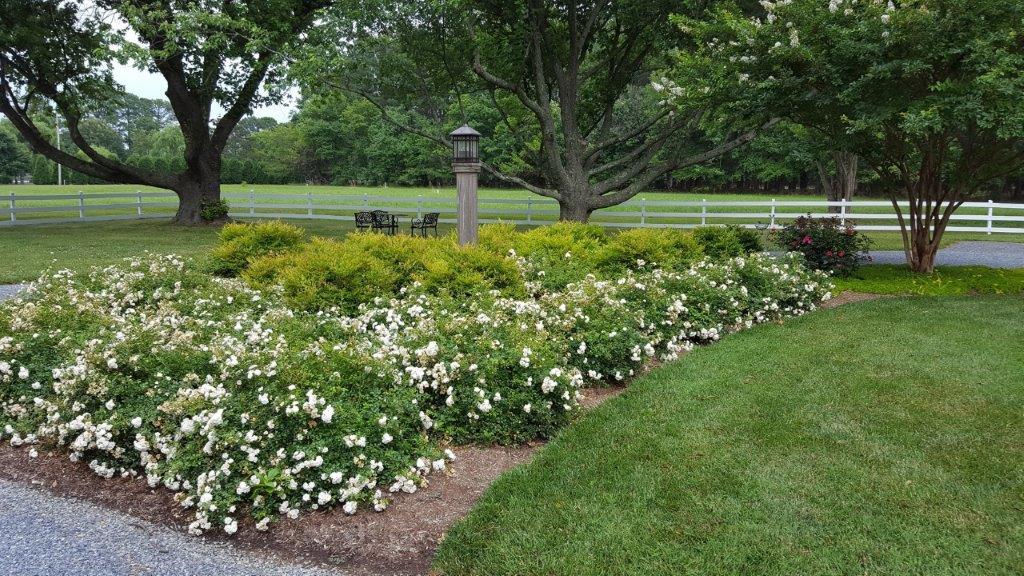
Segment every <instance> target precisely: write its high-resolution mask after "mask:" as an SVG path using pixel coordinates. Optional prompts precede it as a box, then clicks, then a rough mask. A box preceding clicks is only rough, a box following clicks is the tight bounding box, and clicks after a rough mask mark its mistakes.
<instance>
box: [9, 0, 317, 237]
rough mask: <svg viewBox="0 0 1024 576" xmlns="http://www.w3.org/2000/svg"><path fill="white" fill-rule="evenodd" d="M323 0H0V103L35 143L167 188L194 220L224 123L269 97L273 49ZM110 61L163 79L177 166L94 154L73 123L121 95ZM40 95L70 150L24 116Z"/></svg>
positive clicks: (47, 152) (57, 157)
mask: <svg viewBox="0 0 1024 576" xmlns="http://www.w3.org/2000/svg"><path fill="white" fill-rule="evenodd" d="M329 3H330V2H329V0H277V1H274V2H256V1H253V2H223V1H215V0H134V1H123V0H94V1H91V2H84V1H81V2H79V1H75V0H0V13H3V14H4V19H3V20H2V24H0V112H2V113H3V114H4V115H6V116H7V117H8V118H9V119H10V120H11V122H12V124H13V125H14V127H15V128H16V129H17V130H18V132H19V133H20V134H21V135H22V136H23V138H24V139H25V140H26V142H27V143H28V144H29V145H30V146H31V147H32V148H33V150H35V151H37V152H38V153H40V154H42V155H44V156H46V157H47V158H50V159H51V160H54V161H56V162H59V163H61V164H63V165H65V166H67V167H69V168H72V169H73V170H75V171H78V172H80V173H82V174H85V175H88V176H92V177H95V178H100V179H102V180H105V181H108V182H119V183H132V184H147V185H151V186H157V187H160V188H167V189H170V190H174V191H175V192H176V193H177V194H178V196H179V199H180V205H179V206H180V207H179V210H178V214H177V217H176V219H177V220H178V221H180V222H185V223H193V222H197V221H198V220H199V207H200V204H202V203H204V202H213V201H217V200H219V198H220V178H221V169H222V163H221V156H222V153H223V151H224V148H225V146H226V145H227V143H228V139H229V137H230V135H231V133H232V132H233V131H234V129H235V127H236V126H237V125H238V123H239V122H240V121H241V120H242V118H243V117H244V116H246V115H247V114H249V113H250V112H251V110H252V109H253V108H254V107H256V106H259V105H261V104H265V103H269V102H274V101H277V100H278V99H279V98H280V97H281V94H282V90H283V86H284V85H283V84H282V83H281V79H282V77H283V74H284V71H285V69H286V65H287V62H286V60H285V58H283V57H282V56H281V52H282V50H286V49H287V48H288V46H290V45H292V44H293V43H295V42H297V41H298V40H299V39H300V36H301V35H302V34H303V32H304V31H305V30H306V29H308V28H309V26H311V25H312V23H313V19H314V17H315V15H316V13H317V11H318V10H320V9H321V8H323V7H324V6H326V5H328V4H329ZM115 61H125V62H130V63H132V64H134V65H136V66H139V67H142V68H144V69H147V70H149V71H151V72H154V73H158V74H160V75H161V76H162V77H163V78H164V80H165V81H166V82H167V92H166V94H167V98H168V101H169V103H170V109H171V110H172V111H173V114H174V117H175V120H176V123H177V128H178V130H179V131H180V133H181V135H182V139H183V141H184V149H183V161H184V162H183V166H181V167H180V168H181V169H180V170H175V171H173V172H166V171H163V170H154V169H151V168H145V167H140V166H138V165H132V164H130V163H127V162H125V161H123V160H122V159H120V158H119V157H118V156H117V151H111V152H114V154H113V155H108V154H104V153H101V151H100V150H99V149H98V148H97V146H98V145H97V144H95V143H94V142H93V141H90V139H89V138H88V137H87V136H88V135H87V134H86V130H84V129H83V122H84V119H85V118H86V117H87V116H88V114H89V113H90V111H93V110H96V109H99V108H101V107H103V105H104V104H105V103H109V102H111V101H115V100H118V99H125V98H126V97H125V95H124V93H123V90H122V89H121V87H120V86H118V85H116V83H115V82H114V81H113V79H112V75H111V67H112V64H113V63H114V62H115ZM215 104H217V105H220V106H221V107H223V108H224V110H225V112H224V114H223V115H222V116H220V117H219V118H213V117H212V113H213V110H214V105H215ZM51 105H52V106H54V107H56V109H57V110H58V111H59V112H60V114H61V115H62V116H63V117H64V119H65V124H66V127H67V131H68V134H69V136H70V139H71V141H72V142H73V143H74V144H75V146H76V147H77V149H78V150H79V151H81V152H82V154H81V155H76V154H74V153H71V152H68V151H64V150H62V149H58V148H57V147H56V146H55V144H53V143H52V142H50V141H48V140H47V139H46V138H45V137H44V135H43V134H42V132H41V131H40V129H39V127H38V126H37V125H36V123H35V118H34V116H33V114H32V109H33V107H39V106H51ZM118 120H119V121H122V122H123V123H125V124H128V123H131V122H132V118H130V117H123V118H119V119H118ZM126 130H127V128H126ZM93 135H94V136H95V134H93ZM105 136H109V135H105ZM126 136H128V134H127V132H125V133H122V137H126ZM107 143H108V144H110V142H109V140H108V141H107ZM118 148H120V146H118Z"/></svg>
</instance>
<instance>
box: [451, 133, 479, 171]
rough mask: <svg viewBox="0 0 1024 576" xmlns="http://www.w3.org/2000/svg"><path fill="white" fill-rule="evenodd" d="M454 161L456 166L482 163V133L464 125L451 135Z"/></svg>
mask: <svg viewBox="0 0 1024 576" xmlns="http://www.w3.org/2000/svg"><path fill="white" fill-rule="evenodd" d="M451 139H452V161H453V162H455V163H456V164H474V163H478V162H480V133H479V132H477V131H476V130H473V129H472V128H470V127H469V125H468V124H463V125H462V127H460V128H458V129H457V130H455V131H454V132H452V133H451Z"/></svg>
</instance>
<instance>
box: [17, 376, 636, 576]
mask: <svg viewBox="0 0 1024 576" xmlns="http://www.w3.org/2000/svg"><path fill="white" fill-rule="evenodd" d="M624 390H625V387H609V388H595V389H589V390H587V391H586V392H585V394H586V396H585V397H584V399H583V405H584V407H585V409H587V410H589V409H592V408H595V407H597V406H598V405H600V404H601V403H603V402H605V401H606V400H609V399H611V398H614V397H615V396H618V395H619V394H620V393H622V392H623V391H624ZM541 446H542V443H533V444H528V445H525V446H516V447H502V446H482V447H481V446H464V447H460V448H455V449H454V452H455V455H456V458H457V459H456V461H455V462H454V463H452V464H451V465H450V466H449V469H448V471H447V472H446V473H442V474H434V475H431V476H430V477H429V478H428V480H429V485H428V486H427V487H425V488H424V489H422V490H419V491H417V492H416V493H415V494H400V495H399V496H398V497H396V498H395V501H394V502H393V503H392V505H391V506H390V507H389V508H388V509H387V511H385V512H384V513H379V514H378V513H375V512H369V511H365V512H362V511H361V512H359V513H358V514H356V515H354V516H348V515H346V514H345V513H344V512H342V511H341V510H340V509H338V508H335V509H333V510H328V511H323V512H307V513H305V514H303V515H302V516H301V517H299V518H298V519H297V520H288V519H285V518H282V519H280V520H279V521H278V522H277V523H275V524H273V525H272V526H271V529H270V530H268V531H266V532H259V531H257V530H256V529H255V528H254V527H253V526H252V522H251V521H248V520H247V521H243V522H240V524H241V525H240V526H239V530H238V533H237V534H235V535H234V536H232V537H230V538H229V537H227V536H221V535H218V534H213V535H207V536H203V538H204V539H208V540H215V541H222V542H228V543H230V544H232V545H233V546H236V547H238V548H241V549H243V550H247V551H250V552H256V553H263V554H273V555H275V556H278V557H281V558H284V559H286V560H292V561H296V562H300V563H307V564H316V565H320V566H326V567H333V568H338V569H341V570H344V571H345V573H346V574H355V575H365V576H383V575H389V576H390V575H403V576H404V575H419V574H427V573H429V570H430V563H431V561H432V560H433V557H434V551H435V550H436V549H437V546H438V544H439V543H440V542H441V540H442V539H443V538H444V535H445V533H446V532H447V531H448V529H449V528H450V527H451V526H452V525H453V524H455V522H456V521H458V520H459V519H461V518H462V517H463V516H465V515H466V514H467V513H468V512H469V509H470V508H472V506H473V504H474V503H475V502H476V501H477V499H478V498H480V496H482V495H483V493H484V491H485V490H487V487H488V486H490V485H491V483H492V482H493V481H494V480H495V479H496V478H497V477H498V476H500V475H501V474H502V473H503V472H505V471H507V470H509V469H511V468H514V467H516V466H518V465H520V464H523V463H525V462H527V461H528V460H530V458H531V457H532V456H533V454H534V453H535V452H536V451H537V450H538V449H539V448H540V447H541ZM28 454H29V453H28V450H27V449H15V448H11V447H10V446H6V445H4V446H0V479H5V480H12V481H15V482H19V483H22V484H29V485H33V486H37V487H40V488H43V489H45V490H47V491H49V492H52V493H54V494H57V495H60V496H67V497H72V498H78V499H81V500H85V501H87V502H91V503H93V504H97V505H99V506H103V507H106V508H110V509H114V510H117V511H119V512H122V513H125V514H128V515H130V516H133V517H135V518H140V519H143V520H147V521H149V522H153V523H155V524H160V525H164V526H168V527H170V528H173V529H175V530H181V531H184V530H185V528H186V527H187V526H188V523H189V522H190V521H191V514H190V513H189V511H188V510H186V509H183V508H181V507H180V506H179V505H178V504H176V503H175V502H174V497H173V494H172V493H171V492H170V491H169V490H166V489H163V488H157V489H152V488H149V486H148V485H147V484H146V483H145V481H143V480H141V479H131V478H113V479H110V480H106V479H103V478H100V477H99V476H96V475H95V474H93V473H92V472H91V471H89V469H88V468H87V467H86V466H85V465H83V464H81V463H75V462H71V461H70V460H68V458H67V456H66V454H64V453H62V452H60V451H54V452H48V451H44V450H40V451H39V456H38V458H30V457H29V455H28Z"/></svg>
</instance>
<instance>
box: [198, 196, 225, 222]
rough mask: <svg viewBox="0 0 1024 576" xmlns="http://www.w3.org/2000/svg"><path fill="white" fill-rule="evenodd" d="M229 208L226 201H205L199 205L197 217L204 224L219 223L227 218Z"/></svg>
mask: <svg viewBox="0 0 1024 576" xmlns="http://www.w3.org/2000/svg"><path fill="white" fill-rule="evenodd" d="M230 211H231V206H230V205H229V204H228V203H227V201H226V200H205V201H203V202H201V203H200V204H199V217H200V218H202V219H203V221H204V222H219V221H221V220H224V219H225V218H227V217H228V212H230Z"/></svg>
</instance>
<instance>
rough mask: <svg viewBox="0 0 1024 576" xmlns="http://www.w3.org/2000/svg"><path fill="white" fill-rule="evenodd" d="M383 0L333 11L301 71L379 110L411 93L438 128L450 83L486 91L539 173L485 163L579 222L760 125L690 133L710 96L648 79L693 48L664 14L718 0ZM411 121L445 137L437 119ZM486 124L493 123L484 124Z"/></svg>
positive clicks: (702, 120)
mask: <svg viewBox="0 0 1024 576" xmlns="http://www.w3.org/2000/svg"><path fill="white" fill-rule="evenodd" d="M384 4H385V5H382V6H379V7H377V8H376V9H374V10H368V11H366V12H363V13H362V14H360V15H356V16H354V15H353V14H352V13H351V12H346V13H345V14H341V15H338V14H335V16H334V18H333V19H332V20H331V23H330V25H329V26H325V27H324V28H322V29H321V30H322V31H326V32H325V34H326V36H325V39H326V40H327V41H328V42H327V45H328V47H327V48H326V49H325V48H322V47H317V49H316V50H315V51H313V52H312V58H311V59H307V63H306V65H305V68H306V72H304V73H303V75H304V76H305V77H307V78H312V79H314V81H319V82H322V83H323V82H325V81H326V84H328V85H332V86H334V87H335V88H339V89H342V90H347V91H352V92H355V93H358V94H360V95H362V96H363V97H366V98H368V99H370V100H371V101H373V102H374V103H375V104H376V105H377V106H378V107H380V109H381V110H382V111H384V112H387V110H388V109H389V108H392V107H394V106H395V105H396V104H397V103H400V102H409V101H412V100H414V101H416V102H417V103H418V104H417V106H416V108H417V109H419V110H423V111H424V114H425V115H426V116H427V117H433V118H435V119H436V121H437V122H436V123H437V125H438V128H444V129H445V130H447V129H449V128H451V127H454V125H457V124H458V123H460V122H461V120H462V119H463V118H456V119H454V120H456V121H455V122H452V120H453V119H450V118H448V117H447V116H445V115H444V114H443V113H444V112H445V111H447V110H448V109H449V106H448V102H447V100H450V99H451V98H452V94H453V92H455V93H457V94H460V95H465V94H474V95H477V94H482V95H486V96H488V97H489V99H490V100H491V103H492V104H493V105H494V106H495V107H496V109H498V110H499V114H500V116H501V122H499V124H498V126H500V127H501V129H502V130H503V132H504V133H505V134H504V135H505V137H509V136H514V137H515V138H516V139H518V141H519V142H521V144H517V145H516V146H515V148H516V149H519V150H522V151H523V153H524V155H526V156H527V158H526V160H528V161H529V163H531V164H532V165H534V166H535V167H536V170H537V171H538V172H539V173H540V175H541V178H539V179H530V178H523V177H520V176H517V175H515V174H513V173H510V172H509V171H507V170H502V169H501V167H500V166H495V165H492V164H490V163H485V166H484V168H485V169H486V170H488V171H489V172H491V173H493V174H495V175H496V176H499V177H500V178H502V179H504V180H506V181H507V182H510V183H514V184H516V185H520V186H522V187H524V188H526V189H528V190H530V191H532V192H534V193H536V194H539V195H542V196H546V197H549V198H553V199H555V200H557V201H558V203H559V206H560V217H561V219H563V220H576V221H586V220H587V219H588V218H589V216H590V215H591V213H592V212H593V211H594V210H598V209H601V208H606V207H609V206H614V205H617V204H620V203H622V202H625V201H626V200H629V199H630V198H632V197H633V196H635V195H636V194H638V193H639V192H641V191H643V190H645V189H646V188H647V187H648V186H650V185H651V184H652V183H653V182H655V181H656V180H658V179H659V178H662V177H664V176H665V175H668V174H670V173H672V172H674V171H676V170H679V169H681V168H684V167H687V166H693V165H696V164H700V163H702V162H705V161H708V160H710V159H713V158H717V157H720V156H722V155H723V154H726V153H728V152H729V151H731V150H734V149H736V148H737V147H739V146H741V145H743V144H745V143H747V142H748V141H750V140H751V139H753V138H754V136H755V135H756V130H755V129H756V128H757V125H756V124H751V123H749V122H746V121H745V120H746V119H743V120H744V121H742V122H740V121H737V122H735V124H728V125H726V124H725V123H722V122H719V124H718V125H717V126H716V127H715V130H714V133H719V134H723V135H724V137H723V138H721V139H719V140H717V141H715V142H712V143H710V144H707V143H705V142H706V141H705V140H704V139H703V138H700V139H699V141H700V142H702V143H704V145H702V146H700V147H697V146H695V145H694V139H693V138H689V137H690V136H693V135H694V134H699V135H701V136H703V135H704V134H705V132H704V128H705V124H706V123H708V122H712V121H714V120H715V119H717V114H716V112H717V111H716V110H715V108H714V107H713V106H710V105H703V106H701V107H695V108H688V109H684V110H679V109H677V108H676V107H675V106H672V105H670V103H669V102H667V101H666V100H665V99H664V98H663V97H662V96H660V95H658V94H657V93H655V92H654V91H653V89H652V79H655V80H656V79H657V78H658V74H657V71H658V70H660V69H663V68H664V67H665V66H666V65H668V64H669V62H670V54H672V53H673V51H676V50H682V51H687V50H689V49H691V47H692V46H691V44H690V41H689V39H688V35H687V34H685V33H683V32H682V31H681V30H680V29H679V28H678V27H676V26H674V25H673V24H672V22H671V21H670V18H669V17H670V15H671V14H674V13H679V12H682V13H686V14H690V15H699V14H701V13H703V12H704V11H705V10H706V6H707V5H708V4H712V2H708V1H689V0H582V1H581V0H570V1H565V0H413V1H407V2H397V3H396V2H391V3H384ZM332 27H333V29H334V30H335V31H333V32H330V31H329V30H331V28H332ZM351 31H355V32H356V33H357V34H361V36H360V37H359V38H358V39H357V40H356V41H355V42H350V41H347V40H348V39H350V38H351V35H350V34H349V33H350V32H351ZM337 38H346V39H347V40H346V41H343V42H338V41H337ZM325 59H327V60H328V61H330V63H329V64H325ZM325 69H327V70H336V71H340V70H345V71H346V72H345V74H344V77H345V80H346V81H345V83H344V84H343V85H342V84H341V83H338V82H333V83H332V82H330V80H329V79H325V78H324V74H323V70H325ZM403 99H404V100H403ZM644 100H646V102H645V105H642V106H641V105H637V104H638V102H639V101H644ZM638 112H640V113H638ZM463 115H464V116H465V112H464V111H463ZM524 116H526V117H529V120H528V121H524V120H523V118H524ZM466 119H468V118H466ZM410 128H411V129H413V130H415V131H416V132H417V133H420V134H421V135H423V136H426V137H428V138H431V139H433V140H435V141H436V142H438V143H440V144H446V141H445V139H444V136H443V134H444V132H442V131H441V130H440V129H437V130H434V131H430V130H424V129H423V128H422V127H410ZM481 128H483V130H484V132H485V136H486V137H490V136H491V135H492V134H491V133H489V132H488V128H489V127H481ZM505 163H506V164H507V165H509V164H511V165H514V164H515V163H514V162H512V163H509V162H507V161H506V162H505Z"/></svg>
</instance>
